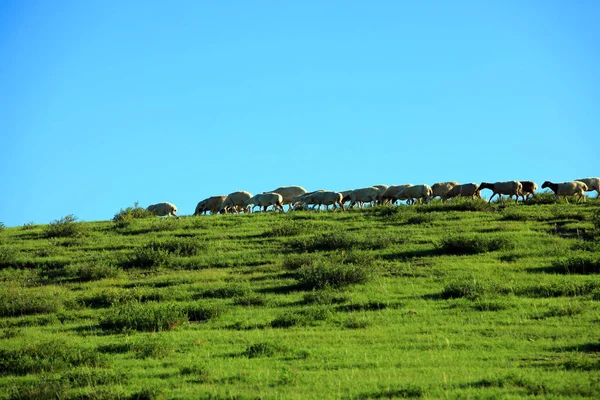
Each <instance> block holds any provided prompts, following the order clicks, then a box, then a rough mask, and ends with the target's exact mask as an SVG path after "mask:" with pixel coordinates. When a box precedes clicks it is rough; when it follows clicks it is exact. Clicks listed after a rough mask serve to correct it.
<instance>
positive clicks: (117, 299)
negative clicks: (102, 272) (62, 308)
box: [78, 288, 140, 308]
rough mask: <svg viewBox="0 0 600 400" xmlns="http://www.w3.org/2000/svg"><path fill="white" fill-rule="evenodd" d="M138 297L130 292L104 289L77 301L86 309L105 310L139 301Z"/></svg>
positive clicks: (133, 292) (135, 293)
mask: <svg viewBox="0 0 600 400" xmlns="http://www.w3.org/2000/svg"><path fill="white" fill-rule="evenodd" d="M139 300H140V296H139V295H138V293H137V292H135V291H132V290H123V289H115V288H106V289H103V290H102V291H100V292H97V293H93V294H91V295H88V294H86V295H85V296H83V297H81V298H80V299H79V300H78V301H79V302H81V303H82V304H83V305H84V306H86V307H92V308H106V307H116V306H118V305H122V304H125V303H128V302H131V301H139Z"/></svg>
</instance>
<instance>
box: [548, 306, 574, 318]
mask: <svg viewBox="0 0 600 400" xmlns="http://www.w3.org/2000/svg"><path fill="white" fill-rule="evenodd" d="M582 312H583V305H582V304H581V303H567V304H560V305H556V306H551V307H550V309H549V310H548V311H547V312H546V313H544V315H543V317H545V318H549V317H572V316H574V315H578V314H581V313H582Z"/></svg>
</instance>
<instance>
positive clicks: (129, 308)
mask: <svg viewBox="0 0 600 400" xmlns="http://www.w3.org/2000/svg"><path fill="white" fill-rule="evenodd" d="M187 320H188V316H187V313H186V312H185V310H184V309H183V308H182V307H181V306H179V305H177V304H173V303H166V304H165V303H158V304H153V303H147V304H142V303H138V302H130V303H126V304H124V305H122V306H118V307H115V308H112V309H110V310H109V311H108V312H107V313H106V314H105V315H104V317H103V318H102V319H101V320H100V328H102V329H104V330H113V331H119V332H128V331H144V332H159V331H166V330H169V329H173V328H175V327H177V326H179V325H181V324H182V323H184V322H187Z"/></svg>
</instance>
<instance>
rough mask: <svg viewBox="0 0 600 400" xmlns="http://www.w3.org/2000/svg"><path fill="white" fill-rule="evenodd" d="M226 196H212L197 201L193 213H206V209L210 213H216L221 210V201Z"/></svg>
mask: <svg viewBox="0 0 600 400" xmlns="http://www.w3.org/2000/svg"><path fill="white" fill-rule="evenodd" d="M226 198H227V196H212V197H209V198H208V199H204V200H202V201H201V202H199V203H198V205H197V206H196V211H194V215H200V214H206V212H207V211H210V213H211V214H212V215H214V214H216V213H218V212H219V210H221V207H222V206H223V202H224V201H225V199H226Z"/></svg>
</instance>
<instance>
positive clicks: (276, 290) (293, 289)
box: [255, 283, 306, 294]
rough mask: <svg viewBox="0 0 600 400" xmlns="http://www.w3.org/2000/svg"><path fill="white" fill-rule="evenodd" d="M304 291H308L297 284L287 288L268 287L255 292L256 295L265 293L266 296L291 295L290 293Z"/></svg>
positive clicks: (286, 286)
mask: <svg viewBox="0 0 600 400" xmlns="http://www.w3.org/2000/svg"><path fill="white" fill-rule="evenodd" d="M304 291H306V288H305V287H304V286H302V285H301V284H298V283H295V284H292V285H285V286H272V287H266V288H262V289H256V290H255V292H256V293H264V294H267V293H273V294H289V293H294V292H304Z"/></svg>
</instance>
